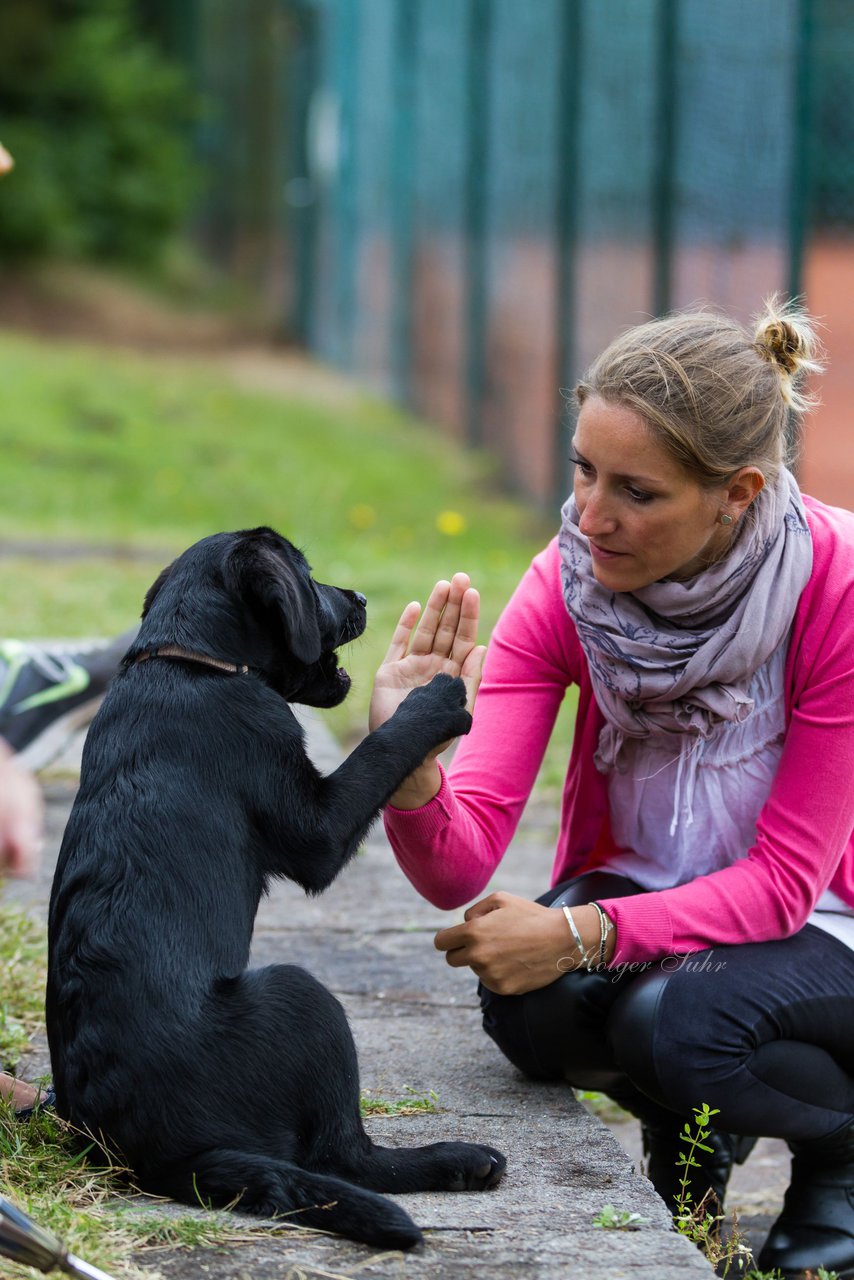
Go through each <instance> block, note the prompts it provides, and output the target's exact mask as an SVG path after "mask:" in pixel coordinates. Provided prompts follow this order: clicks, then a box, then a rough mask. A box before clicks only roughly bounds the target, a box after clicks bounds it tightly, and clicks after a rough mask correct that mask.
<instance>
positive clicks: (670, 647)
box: [559, 467, 812, 773]
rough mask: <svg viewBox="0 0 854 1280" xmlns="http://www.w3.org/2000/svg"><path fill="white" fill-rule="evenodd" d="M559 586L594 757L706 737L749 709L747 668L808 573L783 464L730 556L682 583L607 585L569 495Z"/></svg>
mask: <svg viewBox="0 0 854 1280" xmlns="http://www.w3.org/2000/svg"><path fill="white" fill-rule="evenodd" d="M561 516H562V523H561V530H560V536H559V546H560V555H561V583H562V587H563V596H564V601H565V604H566V608H567V610H568V612H569V615H570V617H571V618H572V620H573V622H574V623H575V626H576V628H577V631H578V636H579V639H580V642H581V645H582V648H583V650H584V653H585V655H586V658H587V663H588V667H589V671H590V677H591V680H592V683H593V692H594V696H595V698H596V701H597V703H598V705H599V708H600V710H601V711H602V714H603V715H604V717H605V726H604V728H603V730H602V732H601V734H600V737H599V744H598V749H597V752H596V756H595V762H596V765H597V768H599V769H600V771H601V772H603V773H607V772H610V771H612V770H614V769H616V770H618V771H620V770H621V767H622V768H624V767H625V762H624V761H621V751H622V747H623V744H624V742H625V740H626V738H645V737H648V736H650V735H653V734H660V733H677V734H688V735H693V736H694V737H695V738H700V739H706V738H709V737H710V736H711V735H712V734H713V733H714V731H715V728H716V727H717V726H718V725H720V724H721V723H723V722H725V721H730V722H740V721H743V720H745V719H747V717H748V716H750V714H751V712H752V710H753V701H752V700H751V698H750V697H749V696H748V688H749V685H750V682H751V679H752V677H753V675H754V673H755V672H756V671H757V670H758V668H759V667H761V666H762V665H763V664H764V663H765V662H766V661H767V660H768V658H769V657H770V655H771V654H772V653H773V652H774V651H775V650H776V649H777V647H778V646H779V645H781V644H782V643H784V642H785V640H786V637H787V635H788V633H789V630H790V628H791V624H792V620H793V618H794V614H795V609H796V607H797V603H798V599H799V597H800V594H801V592H802V591H803V589H804V587H805V586H806V584H807V581H808V580H809V576H810V573H811V571H812V538H811V535H810V531H809V526H808V525H807V520H806V513H805V511H804V505H803V502H802V500H801V495H800V490H799V489H798V486H797V482H796V481H795V478H794V476H793V475H792V474H791V472H790V471H788V470H787V469H786V468H785V467H784V468H781V470H780V473H779V475H778V477H777V479H776V481H775V483H774V484H770V485H766V486H765V488H764V489H763V490H762V491H761V492H760V493H759V494H758V496H757V497H756V499H755V500H754V502H753V503H752V505H751V507H750V509H749V511H748V512H747V513H746V514H745V515H744V516H743V517H742V518H741V519H740V520H739V522H738V524H737V526H736V533H735V536H734V538H733V542H732V545H731V547H730V550H729V551H728V552H727V555H726V556H725V557H724V558H723V559H721V560H719V561H717V562H716V563H714V564H712V565H710V566H709V567H708V568H706V569H704V570H702V571H701V572H700V573H698V574H696V576H694V577H692V578H689V579H687V580H686V581H684V582H677V581H674V580H672V579H669V578H664V579H662V580H661V581H659V582H653V583H651V584H650V585H649V586H646V587H642V588H640V589H639V590H637V591H611V590H609V589H608V588H607V587H603V586H602V585H601V584H600V583H599V582H598V581H597V580H596V577H595V575H594V573H593V565H592V559H591V555H590V549H589V545H588V540H587V538H586V537H585V536H584V535H583V534H582V533H581V532H580V531H579V528H578V520H579V512H578V507H577V505H576V502H575V498H574V496H571V497H570V498H569V500H568V501H567V502H566V504H565V505H564V507H563V510H562V512H561Z"/></svg>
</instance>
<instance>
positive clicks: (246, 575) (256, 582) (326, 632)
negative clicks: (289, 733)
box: [128, 528, 366, 707]
mask: <svg viewBox="0 0 854 1280" xmlns="http://www.w3.org/2000/svg"><path fill="white" fill-rule="evenodd" d="M142 618H143V621H142V626H141V628H140V632H139V636H138V638H137V640H136V642H135V644H134V645H133V647H132V649H131V650H130V651H129V653H128V660H132V659H133V658H134V657H136V656H137V655H138V654H141V653H143V652H145V651H147V650H151V649H154V648H159V647H162V646H166V645H176V646H178V647H179V648H182V649H186V650H188V651H190V652H194V653H203V654H206V655H207V656H208V657H211V658H219V659H220V660H223V661H226V662H233V663H235V664H236V665H237V666H241V665H246V666H248V667H250V668H252V669H254V670H257V671H259V672H260V673H261V674H262V675H263V676H264V678H265V679H266V680H267V681H268V683H269V684H270V685H272V687H273V688H274V689H276V690H277V692H278V693H280V694H282V696H283V697H285V698H287V699H288V700H289V701H292V702H302V703H305V704H306V705H308V706H315V707H334V706H337V704H338V703H339V702H341V701H342V700H343V699H344V698H345V697H346V696H347V692H348V690H349V688H350V677H349V675H348V674H347V672H346V671H345V670H344V669H343V668H342V667H339V665H338V657H337V653H336V650H337V649H338V648H339V646H340V645H342V644H346V643H347V642H348V641H350V640H355V639H356V638H357V637H358V636H360V635H361V634H362V632H363V631H364V629H365V620H366V615H365V597H364V596H363V595H361V594H360V593H359V592H357V591H350V590H347V589H345V588H341V587H330V586H325V585H324V584H323V583H320V582H315V580H314V579H313V578H312V576H311V569H310V567H309V565H308V562H307V561H306V559H305V556H304V555H303V554H302V552H301V551H299V550H298V549H297V548H296V547H295V546H294V545H293V544H292V543H290V542H288V541H287V539H286V538H282V537H281V536H280V535H279V534H278V533H276V532H275V531H274V530H273V529H268V528H259V529H244V530H242V531H240V532H238V533H218V534H214V535H213V536H212V537H209V538H203V539H202V540H201V542H197V543H195V544H194V545H193V546H192V547H190V548H189V550H187V551H185V552H184V553H183V555H181V556H179V557H178V558H177V560H175V561H173V563H172V564H171V565H169V566H168V567H167V568H166V569H164V570H163V572H162V573H161V574H160V576H159V577H158V578H157V580H156V582H154V584H153V585H152V586H151V587H150V589H149V591H148V594H147V595H146V597H145V605H144V607H143V611H142Z"/></svg>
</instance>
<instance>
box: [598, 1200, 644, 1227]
mask: <svg viewBox="0 0 854 1280" xmlns="http://www.w3.org/2000/svg"><path fill="white" fill-rule="evenodd" d="M648 1222H649V1218H645V1217H644V1216H643V1214H642V1213H632V1212H631V1210H629V1209H617V1208H615V1206H614V1205H612V1204H606V1205H603V1206H602V1208H601V1209H600V1210H599V1212H598V1213H597V1214H596V1217H595V1218H594V1219H593V1225H594V1227H603V1228H605V1229H606V1230H608V1231H639V1230H640V1229H641V1227H643V1226H646V1224H647V1223H648Z"/></svg>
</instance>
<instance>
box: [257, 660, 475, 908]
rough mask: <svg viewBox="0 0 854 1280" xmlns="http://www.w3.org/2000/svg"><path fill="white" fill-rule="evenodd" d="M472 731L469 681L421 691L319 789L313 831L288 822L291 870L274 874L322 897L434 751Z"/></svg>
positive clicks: (442, 682)
mask: <svg viewBox="0 0 854 1280" xmlns="http://www.w3.org/2000/svg"><path fill="white" fill-rule="evenodd" d="M470 728H471V716H470V715H469V713H468V711H466V689H465V685H464V684H463V682H462V680H460V679H459V678H458V677H454V676H448V675H437V676H434V678H433V679H432V680H431V681H430V683H429V684H427V685H423V686H422V687H421V688H418V689H413V691H412V692H411V693H410V694H408V695H407V697H406V698H405V699H404V700H403V702H402V703H401V704H400V706H399V707H398V709H397V711H395V713H394V715H393V716H392V717H391V718H390V719H389V720H387V721H386V722H385V724H383V725H381V726H380V728H379V729H376V730H375V731H374V732H373V733H370V734H368V736H367V737H366V738H365V739H364V740H363V741H362V742H361V743H360V744H359V746H358V747H356V749H355V751H353V752H352V754H351V755H349V756H348V757H347V759H346V760H345V761H344V762H343V764H341V765H340V766H339V768H337V769H336V770H335V772H334V773H331V774H329V776H328V777H325V778H319V779H317V784H316V786H315V787H314V788H312V793H313V794H312V799H311V805H310V808H311V814H310V816H309V815H307V814H305V813H303V814H302V815H301V817H302V818H303V819H304V818H305V817H307V816H309V823H308V827H306V826H305V825H304V824H303V825H302V826H301V827H300V828H299V829H297V828H296V824H295V823H294V820H293V819H294V816H295V815H294V814H293V813H292V812H291V813H290V814H289V815H288V816H287V819H286V821H287V828H288V829H287V833H286V835H285V838H284V840H283V841H282V843H281V845H280V848H281V849H282V850H283V851H284V853H283V858H282V861H283V863H284V865H279V866H277V867H276V868H275V869H273V870H274V874H275V873H278V874H280V875H281V874H284V875H287V876H289V877H290V878H291V879H293V880H296V881H297V883H298V884H301V885H302V886H303V888H304V889H306V891H307V892H309V893H319V892H320V891H321V890H322V889H325V888H326V887H327V885H329V884H331V883H332V881H333V880H334V879H335V877H336V876H337V874H338V872H339V871H340V870H341V868H342V867H343V866H344V865H345V863H346V862H347V861H349V859H350V858H351V857H352V856H353V854H354V853H355V852H356V850H357V849H358V848H359V845H360V844H361V843H362V841H363V840H364V839H365V836H366V835H367V834H368V831H369V829H370V827H371V825H372V823H373V822H374V821H375V820H376V818H377V817H378V816H379V814H380V811H381V810H382V808H383V806H384V805H385V804H386V802H387V801H388V799H389V798H390V797H391V796H392V795H393V794H394V792H395V791H396V790H397V789H398V787H399V786H400V784H401V783H402V782H403V781H404V779H405V778H408V777H409V775H410V774H411V773H412V772H413V770H414V769H417V768H418V766H419V765H420V764H421V763H422V761H423V760H424V758H425V757H426V756H427V755H428V753H429V752H430V751H433V750H434V749H435V748H436V747H438V746H440V745H441V743H443V742H447V741H449V740H450V739H452V738H457V737H459V736H460V735H461V734H464V733H468V731H469V729H470Z"/></svg>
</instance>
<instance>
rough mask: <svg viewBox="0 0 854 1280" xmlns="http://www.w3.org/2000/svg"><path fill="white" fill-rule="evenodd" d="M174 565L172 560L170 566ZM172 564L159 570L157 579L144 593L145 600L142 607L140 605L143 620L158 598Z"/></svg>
mask: <svg viewBox="0 0 854 1280" xmlns="http://www.w3.org/2000/svg"><path fill="white" fill-rule="evenodd" d="M174 563H175V562H174V560H173V561H172V564H174ZM172 564H167V566H166V568H165V569H161V571H160V573H159V574H158V575H157V577H156V578H155V580H154V582H152V584H151V586H150V587H149V588H148V590H147V591H146V593H145V600H144V601H143V605H142V617H143V618H144V617H145V616H146V614H147V613H148V611H149V609H150V608H151V606H152V605H153V604H154V601H155V600H156V599H157V597H158V596H159V594H160V590H161V588H162V586H163V584H164V582H165V581H166V579H167V578H168V577H169V574H170V573H171V572H172Z"/></svg>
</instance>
